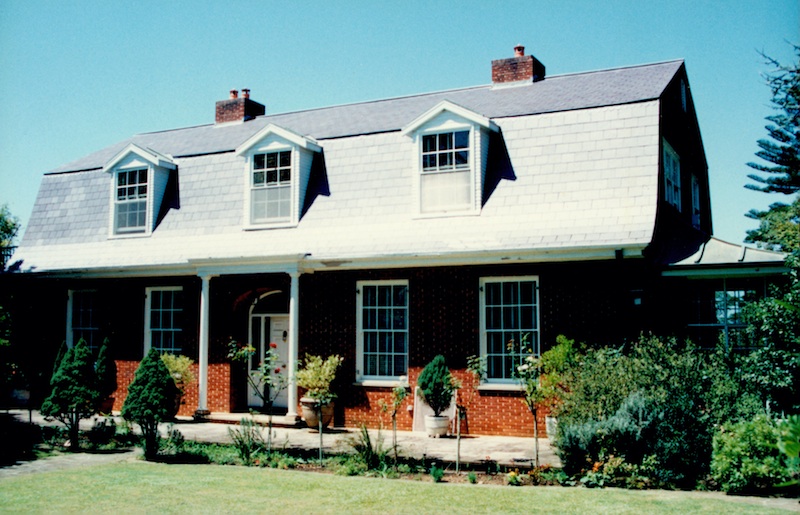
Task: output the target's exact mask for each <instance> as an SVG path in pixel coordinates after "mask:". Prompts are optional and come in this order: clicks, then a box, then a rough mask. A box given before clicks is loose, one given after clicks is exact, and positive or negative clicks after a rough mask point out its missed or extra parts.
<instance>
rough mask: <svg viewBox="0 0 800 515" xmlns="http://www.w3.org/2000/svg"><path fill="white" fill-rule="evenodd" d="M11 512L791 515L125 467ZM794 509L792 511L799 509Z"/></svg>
mask: <svg viewBox="0 0 800 515" xmlns="http://www.w3.org/2000/svg"><path fill="white" fill-rule="evenodd" d="M0 499H2V504H1V505H0V511H2V512H51V511H58V512H90V511H91V512H105V511H111V512H129V511H133V512H136V513H141V512H165V513H187V512H196V511H199V512H230V511H235V512H264V511H270V512H275V513H314V514H325V513H386V514H392V513H420V512H423V513H425V512H431V511H434V510H436V511H438V510H446V511H447V512H449V513H530V512H538V513H615V514H617V513H637V514H638V513H652V512H660V513H688V512H691V513H726V515H727V514H736V513H783V511H782V510H779V509H776V508H769V507H767V506H764V505H762V504H761V500H759V499H744V500H743V499H741V498H733V497H726V496H724V495H721V494H715V493H703V492H665V491H660V490H650V491H628V490H619V489H586V488H562V487H523V488H513V487H507V486H505V487H503V486H500V487H498V486H482V485H469V484H458V485H456V484H434V483H431V482H430V480H429V479H428V478H425V479H423V480H420V481H402V480H381V479H374V478H364V477H342V476H337V475H332V474H321V473H308V472H299V471H292V470H274V469H265V468H252V467H231V466H219V465H165V464H160V463H146V462H123V463H117V464H112V465H97V466H94V467H91V468H82V469H71V470H61V471H53V472H45V473H39V474H36V475H35V476H30V475H24V476H17V477H8V478H5V479H2V480H0ZM790 502H792V501H790Z"/></svg>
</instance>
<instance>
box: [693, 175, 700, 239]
mask: <svg viewBox="0 0 800 515" xmlns="http://www.w3.org/2000/svg"><path fill="white" fill-rule="evenodd" d="M692 226H693V227H694V228H695V229H699V228H700V181H698V180H697V176H696V175H692Z"/></svg>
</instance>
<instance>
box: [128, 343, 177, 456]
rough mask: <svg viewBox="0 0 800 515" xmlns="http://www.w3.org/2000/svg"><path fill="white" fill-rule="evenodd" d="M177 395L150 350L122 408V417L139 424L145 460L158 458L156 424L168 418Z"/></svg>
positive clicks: (157, 358)
mask: <svg viewBox="0 0 800 515" xmlns="http://www.w3.org/2000/svg"><path fill="white" fill-rule="evenodd" d="M177 394H178V387H177V386H175V381H174V380H173V379H172V377H171V376H170V374H169V370H167V366H166V365H164V362H163V361H161V356H160V355H159V353H158V351H157V350H155V349H150V352H148V353H147V356H145V358H144V359H143V360H142V362H141V363H140V364H139V368H137V369H136V375H135V376H134V379H133V382H132V383H131V385H130V387H128V397H127V398H126V399H125V404H123V406H122V417H123V418H125V419H126V420H129V421H131V422H134V423H136V424H139V428H140V429H141V431H142V436H143V440H144V455H145V458H146V459H152V458H154V457H155V456H156V454H158V444H159V441H158V439H159V434H158V424H159V422H163V421H164V420H167V419H169V418H170V414H171V412H172V409H173V407H174V405H175V396H176V395H177Z"/></svg>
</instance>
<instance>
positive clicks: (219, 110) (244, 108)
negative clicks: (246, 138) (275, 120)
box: [214, 88, 266, 123]
mask: <svg viewBox="0 0 800 515" xmlns="http://www.w3.org/2000/svg"><path fill="white" fill-rule="evenodd" d="M265 112H266V108H265V107H264V104H259V103H258V102H256V101H254V100H251V99H250V90H249V89H247V88H242V96H241V98H240V97H239V91H238V90H235V89H232V90H231V96H230V98H229V99H227V100H220V101H219V102H217V104H216V107H215V116H214V119H215V122H216V123H228V122H246V121H247V120H252V119H253V118H255V117H257V116H263V115H264V113H265Z"/></svg>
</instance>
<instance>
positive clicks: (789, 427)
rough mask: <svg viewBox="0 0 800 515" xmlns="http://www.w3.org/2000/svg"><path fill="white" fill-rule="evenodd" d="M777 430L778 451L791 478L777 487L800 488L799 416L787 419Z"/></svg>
mask: <svg viewBox="0 0 800 515" xmlns="http://www.w3.org/2000/svg"><path fill="white" fill-rule="evenodd" d="M778 429H779V431H780V436H779V437H778V449H779V450H780V451H781V452H782V453H783V455H784V456H785V457H786V467H787V469H788V471H789V473H790V474H791V476H792V479H791V480H790V481H788V482H787V483H784V484H782V485H779V486H800V415H792V416H791V417H788V418H787V419H786V420H784V421H783V422H782V423H781V424H780V426H779V427H778Z"/></svg>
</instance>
